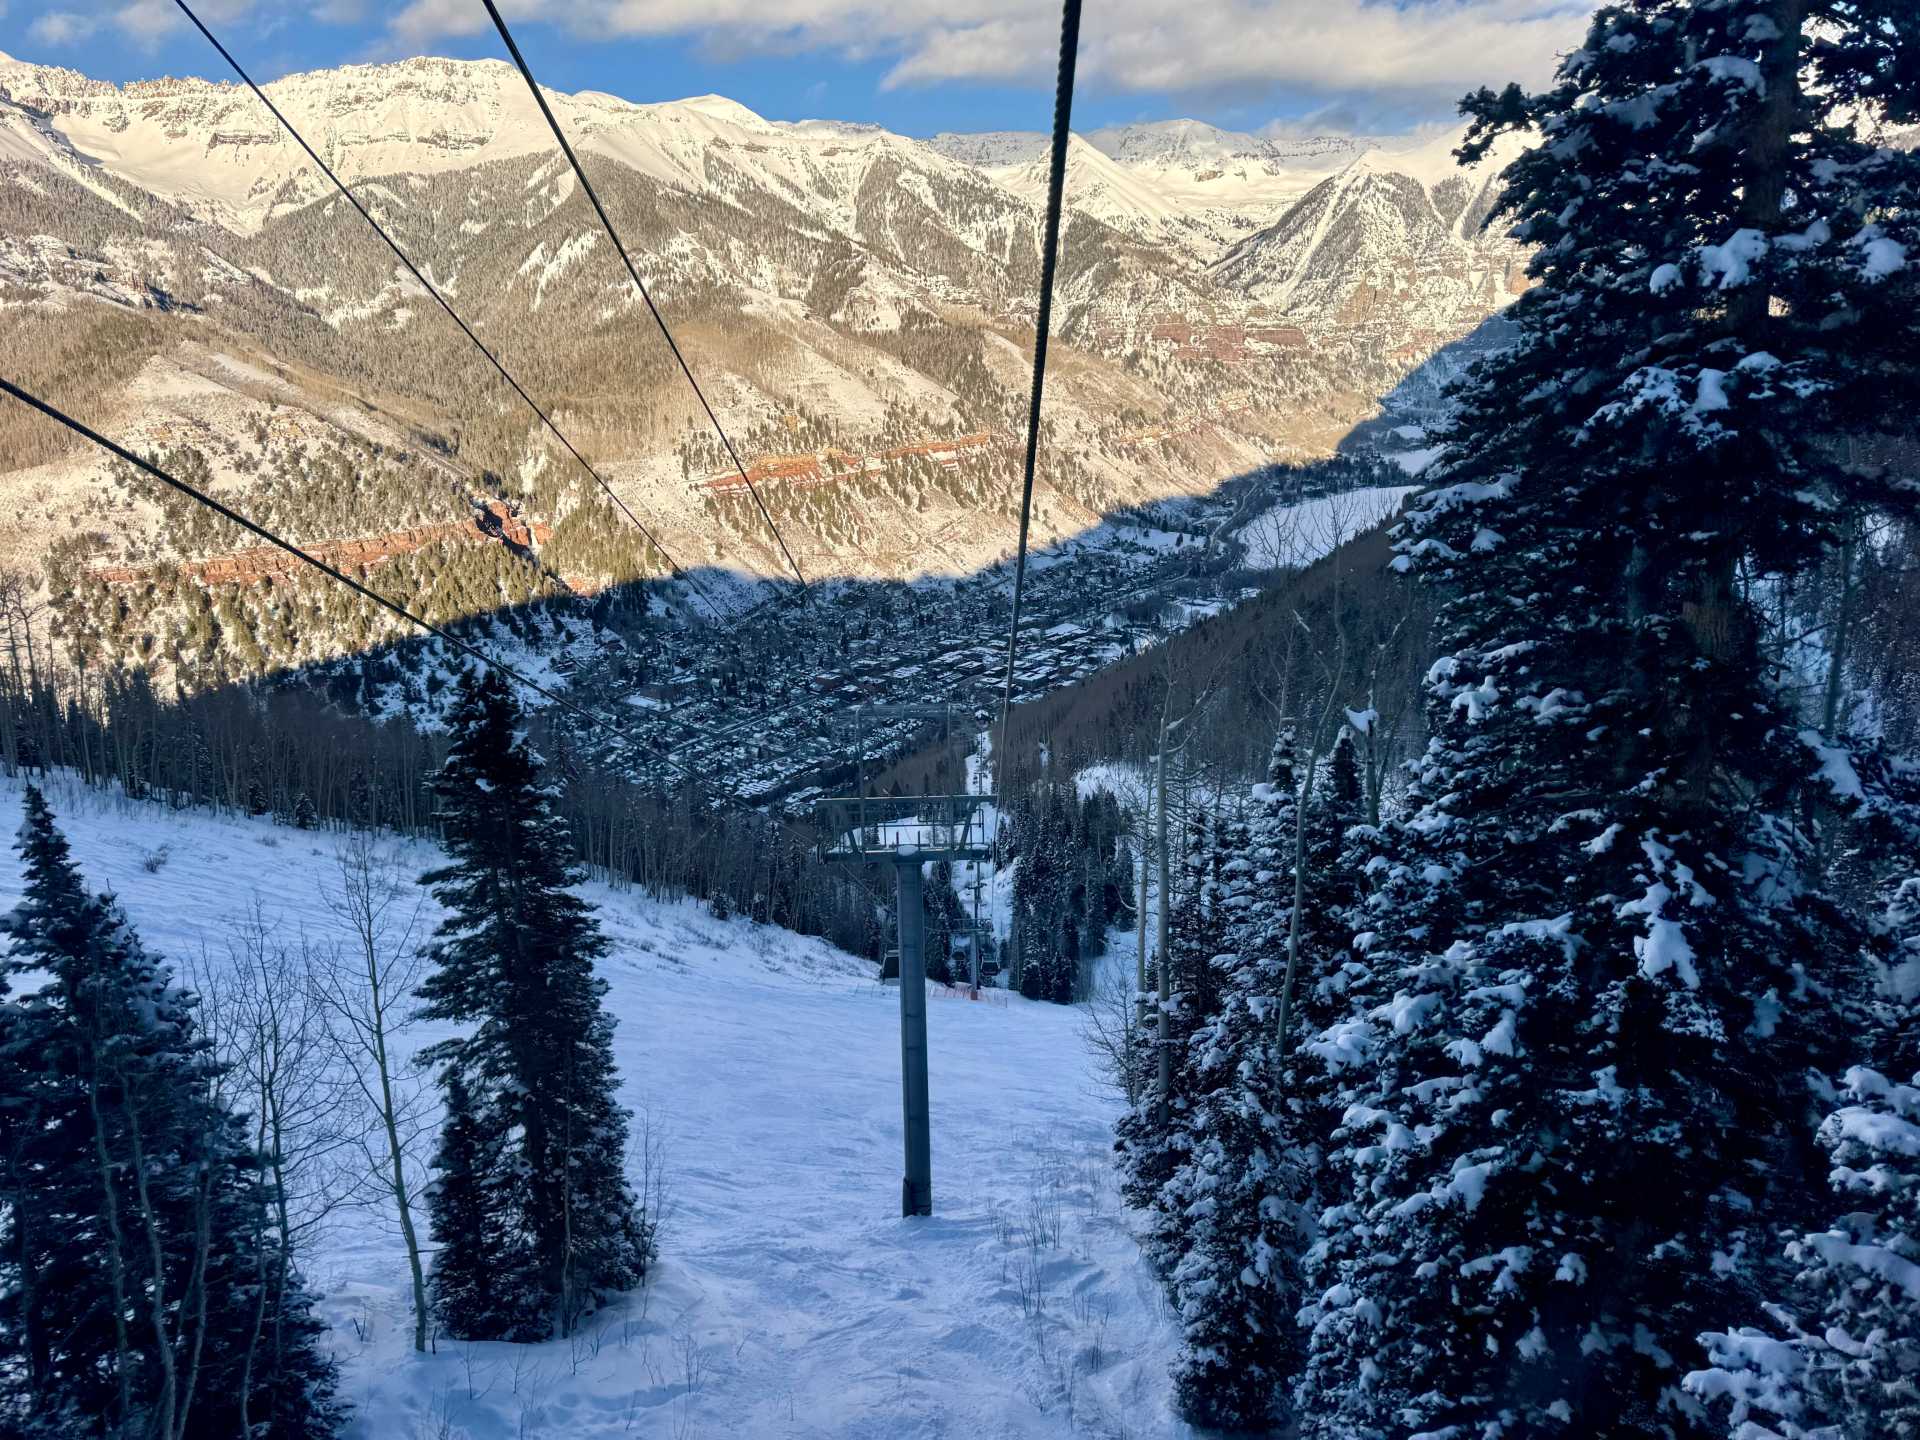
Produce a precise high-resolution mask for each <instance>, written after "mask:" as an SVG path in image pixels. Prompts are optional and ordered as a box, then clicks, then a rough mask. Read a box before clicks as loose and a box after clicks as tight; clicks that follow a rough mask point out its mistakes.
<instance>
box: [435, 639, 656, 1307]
mask: <svg viewBox="0 0 1920 1440" xmlns="http://www.w3.org/2000/svg"><path fill="white" fill-rule="evenodd" d="M521 725H522V716H521V711H520V706H519V704H518V702H517V701H516V700H515V699H514V696H513V693H512V691H511V690H510V689H509V688H508V686H507V683H506V681H505V680H503V679H501V678H500V677H499V676H498V675H497V674H495V673H493V672H492V671H487V672H485V673H482V674H478V675H476V674H472V673H469V674H467V675H465V676H463V677H462V679H461V682H460V687H459V691H458V694H457V696H456V699H455V703H454V707H453V711H452V715H451V729H452V743H451V745H450V747H449V751H448V755H447V760H446V764H445V766H444V767H443V768H442V770H441V772H440V774H439V777H438V778H437V780H436V781H435V784H434V792H435V794H436V796H437V797H438V799H439V804H440V810H439V818H440V823H441V826H442V831H443V835H444V843H445V846H446V849H447V852H448V854H449V856H450V857H451V863H449V864H447V865H446V866H443V867H442V868H440V869H437V870H434V871H431V872H429V873H428V874H427V875H425V876H423V877H422V883H423V884H426V885H429V886H431V887H432V888H433V893H434V896H435V898H436V899H438V900H439V902H440V903H441V904H442V905H443V906H445V907H446V909H447V911H448V914H447V918H446V919H445V920H444V921H442V922H441V924H440V927H439V929H438V930H437V931H436V932H435V936H434V940H433V943H432V945H431V946H430V947H429V951H428V954H429V956H430V957H431V959H432V961H433V963H434V971H433V973H432V974H431V975H430V976H429V977H428V978H427V979H426V981H425V982H423V983H422V985H421V987H420V997H421V999H422V1000H424V1001H425V1002H426V1004H425V1007H424V1009H423V1011H422V1013H423V1014H424V1015H426V1016H428V1017H431V1018H434V1019H440V1020H452V1021H456V1022H460V1023H465V1024H470V1025H472V1026H473V1029H472V1030H471V1031H470V1032H469V1033H468V1034H466V1035H464V1036H462V1037H460V1038H458V1039H454V1040H448V1041H445V1042H443V1043H441V1044H439V1045H436V1046H433V1047H431V1048H430V1049H429V1050H428V1051H427V1052H426V1059H427V1060H429V1061H430V1062H436V1063H443V1064H444V1065H445V1066H446V1070H445V1071H444V1072H443V1073H444V1074H446V1076H447V1077H448V1078H447V1083H448V1085H449V1087H451V1085H452V1084H453V1081H454V1077H455V1076H456V1075H457V1078H458V1080H459V1081H460V1082H461V1083H464V1085H465V1086H466V1087H467V1089H468V1092H469V1098H470V1100H471V1104H472V1110H473V1113H474V1115H475V1116H476V1117H477V1123H478V1125H479V1126H480V1127H481V1128H482V1129H483V1130H486V1131H488V1132H490V1133H492V1134H495V1135H504V1136H508V1137H510V1139H509V1143H508V1144H507V1145H506V1146H505V1147H504V1152H503V1153H502V1154H501V1155H500V1157H499V1160H498V1165H499V1173H497V1174H494V1175H489V1176H487V1177H485V1183H484V1185H483V1186H482V1188H481V1192H480V1193H481V1194H482V1195H483V1196H484V1200H485V1204H486V1205H487V1207H488V1211H489V1218H490V1221H491V1223H492V1225H493V1227H494V1229H493V1232H492V1233H493V1236H494V1237H497V1244H498V1248H497V1249H496V1250H495V1251H494V1252H493V1255H494V1262H495V1265H496V1267H497V1270H496V1273H497V1274H498V1275H499V1276H501V1277H506V1278H502V1279H500V1280H499V1281H497V1282H496V1284H495V1285H494V1291H495V1295H494V1299H495V1303H496V1304H497V1305H498V1307H499V1309H498V1314H499V1316H500V1317H501V1321H500V1323H502V1324H503V1325H505V1326H507V1327H508V1328H507V1329H505V1330H503V1331H502V1332H501V1333H499V1334H483V1333H482V1332H479V1331H467V1332H461V1331H456V1332H455V1333H465V1334H467V1335H468V1336H469V1337H470V1338H490V1339H498V1338H509V1337H510V1338H515V1339H537V1338H544V1337H545V1336H546V1335H547V1334H548V1333H550V1332H551V1330H552V1329H553V1328H554V1327H555V1326H556V1325H557V1326H558V1327H559V1328H560V1329H561V1330H562V1331H563V1332H570V1331H571V1329H572V1328H573V1326H574V1325H575V1324H576V1323H577V1322H578V1321H579V1319H580V1317H581V1316H582V1315H583V1314H585V1313H586V1311H587V1310H589V1309H590V1308H591V1307H592V1305H593V1303H594V1301H595V1299H596V1298H597V1297H598V1296H601V1295H604V1294H607V1293H609V1292H612V1291H617V1290H624V1289H629V1288H631V1287H632V1286H634V1285H636V1284H638V1283H639V1281H640V1279H641V1278H642V1276H644V1274H645V1273H646V1267H647V1263H648V1261H649V1259H650V1258H651V1252H652V1234H651V1230H650V1226H649V1219H648V1217H645V1216H643V1215H641V1214H640V1212H639V1209H638V1204H637V1201H636V1198H635V1196H634V1193H633V1189H632V1187H631V1186H630V1185H629V1184H628V1183H627V1179H626V1143H627V1112H626V1111H625V1110H623V1109H621V1108H620V1106H619V1105H618V1103H617V1102H616V1101H615V1099H614V1094H613V1089H614V1083H615V1076H614V1067H613V1021H612V1018H611V1017H610V1016H608V1015H607V1013H606V1011H605V1010H604V1008H603V1007H602V1005H601V997H602V996H603V994H604V993H605V990H606V982H605V981H603V980H600V979H599V978H597V977H596V976H595V975H594V972H593V965H594V962H595V961H596V960H598V959H599V958H600V957H601V956H603V955H604V954H605V953H606V951H607V942H606V940H605V938H604V937H603V936H602V935H601V934H600V930H599V926H598V923H597V922H596V920H595V918H594V914H593V911H592V909H591V907H589V906H588V905H587V903H586V902H585V901H583V900H581V899H580V898H579V897H578V896H577V895H575V894H574V893H573V892H572V891H571V890H570V889H569V888H568V887H569V886H571V885H572V884H574V883H575V882H576V881H577V879H578V878H579V875H578V869H577V866H576V865H575V863H574V860H573V858H572V851H571V845H570V841H569V838H568V835H567V832H566V828H565V826H564V824H563V823H562V822H561V821H560V819H559V818H558V817H557V816H556V815H555V814H554V811H553V805H552V795H551V792H550V791H549V789H548V788H547V787H546V786H545V785H543V783H542V781H541V776H540V762H539V760H538V758H537V757H536V756H535V755H534V753H533V751H532V748H531V747H530V745H529V744H528V742H527V738H526V736H525V735H524V733H522V731H521ZM440 1218H441V1217H440V1214H439V1212H438V1211H437V1210H436V1213H435V1221H436V1223H435V1227H434V1235H435V1239H436V1241H437V1242H438V1243H439V1244H440V1245H441V1246H442V1247H446V1246H449V1245H456V1246H457V1245H460V1244H462V1243H464V1241H463V1237H461V1236H460V1235H458V1234H456V1233H453V1232H450V1231H444V1230H442V1229H441V1226H440V1223H439V1222H440ZM488 1243H491V1241H489V1242H488ZM443 1319H447V1320H448V1322H449V1324H450V1326H451V1323H452V1321H451V1317H446V1316H443Z"/></svg>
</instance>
